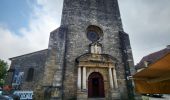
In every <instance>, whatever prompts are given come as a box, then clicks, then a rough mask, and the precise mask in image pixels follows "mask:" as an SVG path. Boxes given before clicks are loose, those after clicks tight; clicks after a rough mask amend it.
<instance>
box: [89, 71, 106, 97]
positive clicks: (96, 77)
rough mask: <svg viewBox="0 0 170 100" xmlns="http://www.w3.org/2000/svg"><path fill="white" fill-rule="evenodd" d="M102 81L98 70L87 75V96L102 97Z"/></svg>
mask: <svg viewBox="0 0 170 100" xmlns="http://www.w3.org/2000/svg"><path fill="white" fill-rule="evenodd" d="M104 96H105V94H104V81H103V77H102V75H101V74H100V73H98V72H93V73H91V74H90V75H89V77H88V97H89V98H98V97H100V98H101V97H104Z"/></svg>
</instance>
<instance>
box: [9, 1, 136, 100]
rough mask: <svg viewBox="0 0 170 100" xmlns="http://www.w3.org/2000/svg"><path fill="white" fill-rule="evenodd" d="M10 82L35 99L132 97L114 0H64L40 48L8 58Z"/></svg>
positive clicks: (125, 41) (128, 58) (128, 55)
mask: <svg viewBox="0 0 170 100" xmlns="http://www.w3.org/2000/svg"><path fill="white" fill-rule="evenodd" d="M10 60H11V66H10V73H9V76H8V77H9V79H10V80H8V81H9V83H11V84H12V86H13V87H14V88H15V89H18V90H32V91H34V98H35V99H36V100H91V98H93V99H92V100H100V99H101V100H134V99H135V96H134V95H135V94H134V89H133V82H132V80H130V78H129V77H131V75H133V74H134V73H135V68H134V63H133V57H132V50H131V46H130V41H129V36H128V34H127V33H125V32H124V30H123V27H122V21H121V17H120V12H119V7H118V1H117V0H64V2H63V11H62V19H61V25H60V27H58V28H57V29H56V30H54V31H52V32H51V33H50V38H49V45H48V48H47V49H45V50H41V51H37V52H33V53H30V54H25V55H21V56H17V57H13V58H10Z"/></svg>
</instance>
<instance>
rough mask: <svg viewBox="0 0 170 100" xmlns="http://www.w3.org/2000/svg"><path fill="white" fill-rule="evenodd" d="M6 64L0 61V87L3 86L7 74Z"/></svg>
mask: <svg viewBox="0 0 170 100" xmlns="http://www.w3.org/2000/svg"><path fill="white" fill-rule="evenodd" d="M7 69H8V64H7V62H5V61H4V60H1V59H0V86H2V85H3V84H4V78H5V76H6V74H7Z"/></svg>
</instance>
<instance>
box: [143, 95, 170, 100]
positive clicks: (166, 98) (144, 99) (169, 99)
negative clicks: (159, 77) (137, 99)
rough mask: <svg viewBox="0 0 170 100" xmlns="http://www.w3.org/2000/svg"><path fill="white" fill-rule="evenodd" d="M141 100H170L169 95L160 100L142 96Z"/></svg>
mask: <svg viewBox="0 0 170 100" xmlns="http://www.w3.org/2000/svg"><path fill="white" fill-rule="evenodd" d="M143 100H170V95H163V97H162V98H154V97H148V96H143Z"/></svg>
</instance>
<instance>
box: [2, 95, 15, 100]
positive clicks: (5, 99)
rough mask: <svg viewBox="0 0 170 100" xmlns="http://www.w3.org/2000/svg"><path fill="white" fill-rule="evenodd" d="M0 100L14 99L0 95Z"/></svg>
mask: <svg viewBox="0 0 170 100" xmlns="http://www.w3.org/2000/svg"><path fill="white" fill-rule="evenodd" d="M0 100H14V99H13V98H12V97H10V96H8V95H0Z"/></svg>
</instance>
